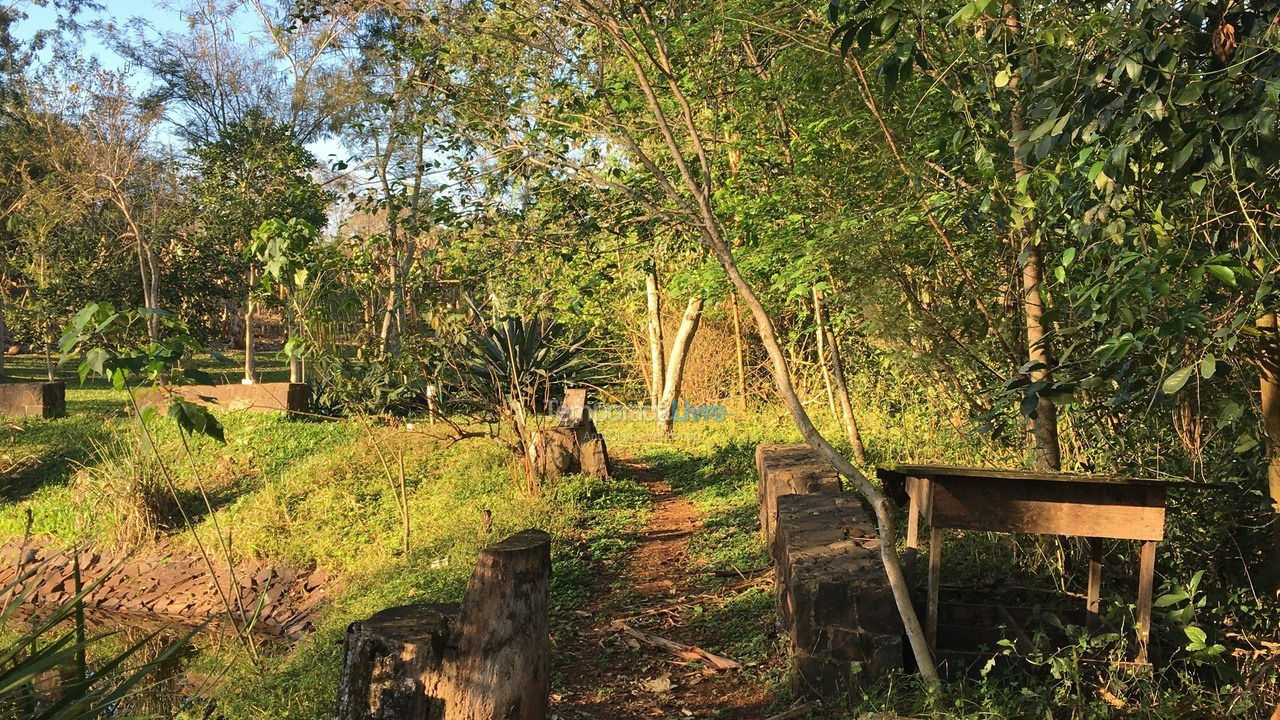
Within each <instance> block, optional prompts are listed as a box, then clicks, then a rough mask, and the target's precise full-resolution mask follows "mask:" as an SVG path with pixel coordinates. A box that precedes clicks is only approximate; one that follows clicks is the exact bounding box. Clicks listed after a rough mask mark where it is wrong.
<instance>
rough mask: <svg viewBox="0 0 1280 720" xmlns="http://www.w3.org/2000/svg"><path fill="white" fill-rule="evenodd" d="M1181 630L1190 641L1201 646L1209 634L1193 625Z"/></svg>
mask: <svg viewBox="0 0 1280 720" xmlns="http://www.w3.org/2000/svg"><path fill="white" fill-rule="evenodd" d="M1183 632H1184V633H1186V635H1187V639H1188V640H1190V641H1191V642H1192V643H1199V644H1200V645H1201V646H1203V645H1204V643H1205V641H1206V640H1208V639H1209V634H1208V633H1206V632H1205V631H1203V630H1201V629H1200V628H1198V627H1196V626H1195V625H1190V626H1188V627H1187V628H1186V629H1185V630H1183Z"/></svg>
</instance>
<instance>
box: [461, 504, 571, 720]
mask: <svg viewBox="0 0 1280 720" xmlns="http://www.w3.org/2000/svg"><path fill="white" fill-rule="evenodd" d="M550 580H551V536H549V535H547V534H546V533H545V532H542V531H541V530H525V531H524V532H521V533H517V534H515V535H512V536H511V537H509V538H507V539H506V540H503V541H502V542H500V543H498V544H497V545H491V546H489V547H487V548H485V549H484V550H483V551H481V553H480V557H479V558H478V559H477V560H476V567H475V570H474V571H472V573H471V580H470V582H468V583H467V591H466V593H465V594H464V595H463V596H462V609H461V612H460V613H459V615H458V623H457V628H456V630H455V632H454V644H453V645H454V646H453V647H452V648H449V650H448V652H449V655H450V656H449V658H448V660H447V661H446V664H445V667H444V671H443V673H442V677H443V679H444V682H443V683H441V685H442V688H441V689H442V693H441V694H442V696H443V699H444V701H445V715H444V717H445V718H447V720H543V719H544V718H545V717H546V716H547V693H548V692H549V691H550V689H551V639H550V635H549V630H548V619H547V616H548V587H549V584H550Z"/></svg>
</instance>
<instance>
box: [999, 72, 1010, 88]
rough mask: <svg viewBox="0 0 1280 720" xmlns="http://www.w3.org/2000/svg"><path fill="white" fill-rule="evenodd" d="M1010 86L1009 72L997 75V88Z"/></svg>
mask: <svg viewBox="0 0 1280 720" xmlns="http://www.w3.org/2000/svg"><path fill="white" fill-rule="evenodd" d="M1008 84H1009V71H1008V70H1001V71H1000V72H998V73H996V87H998V88H1002V87H1005V86H1007V85H1008Z"/></svg>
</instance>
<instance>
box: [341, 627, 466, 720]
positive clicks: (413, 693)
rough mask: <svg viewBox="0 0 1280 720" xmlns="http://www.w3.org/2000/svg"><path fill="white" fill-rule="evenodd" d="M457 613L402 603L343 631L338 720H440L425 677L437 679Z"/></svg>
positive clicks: (439, 712) (436, 705)
mask: <svg viewBox="0 0 1280 720" xmlns="http://www.w3.org/2000/svg"><path fill="white" fill-rule="evenodd" d="M457 614H458V606H457V605H456V604H453V605H405V606H403V607H394V608H388V609H386V610H383V611H382V612H380V613H378V614H376V615H374V616H373V617H371V618H369V619H368V620H362V621H360V622H354V623H351V625H350V626H348V627H347V638H346V652H345V655H344V657H343V661H342V678H341V680H339V683H338V718H339V720H375V719H376V720H411V719H412V720H426V719H429V720H438V719H440V718H443V717H444V714H443V708H442V707H440V703H439V702H437V701H436V698H431V697H428V696H427V693H426V692H425V690H424V688H423V679H424V678H425V677H426V676H428V675H432V676H435V675H438V674H439V672H440V668H441V666H442V664H443V663H444V657H445V644H446V643H447V642H448V639H449V634H450V632H451V630H452V628H453V623H454V619H455V618H456V617H457Z"/></svg>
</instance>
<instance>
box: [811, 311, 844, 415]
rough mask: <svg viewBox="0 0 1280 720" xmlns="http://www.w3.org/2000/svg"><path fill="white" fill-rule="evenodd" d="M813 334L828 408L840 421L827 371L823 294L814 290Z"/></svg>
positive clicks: (829, 374) (829, 375) (829, 373)
mask: <svg viewBox="0 0 1280 720" xmlns="http://www.w3.org/2000/svg"><path fill="white" fill-rule="evenodd" d="M813 334H814V336H815V338H816V339H817V342H818V369H819V370H820V371H821V372H822V385H823V387H825V388H826V391H827V408H828V409H829V410H830V411H831V419H832V420H836V421H838V420H839V417H840V416H839V414H838V413H837V412H836V395H835V393H834V392H833V391H832V390H831V372H830V371H829V370H827V349H826V345H827V326H826V322H825V321H824V320H823V318H822V292H821V291H820V290H818V288H816V287H815V288H813Z"/></svg>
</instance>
